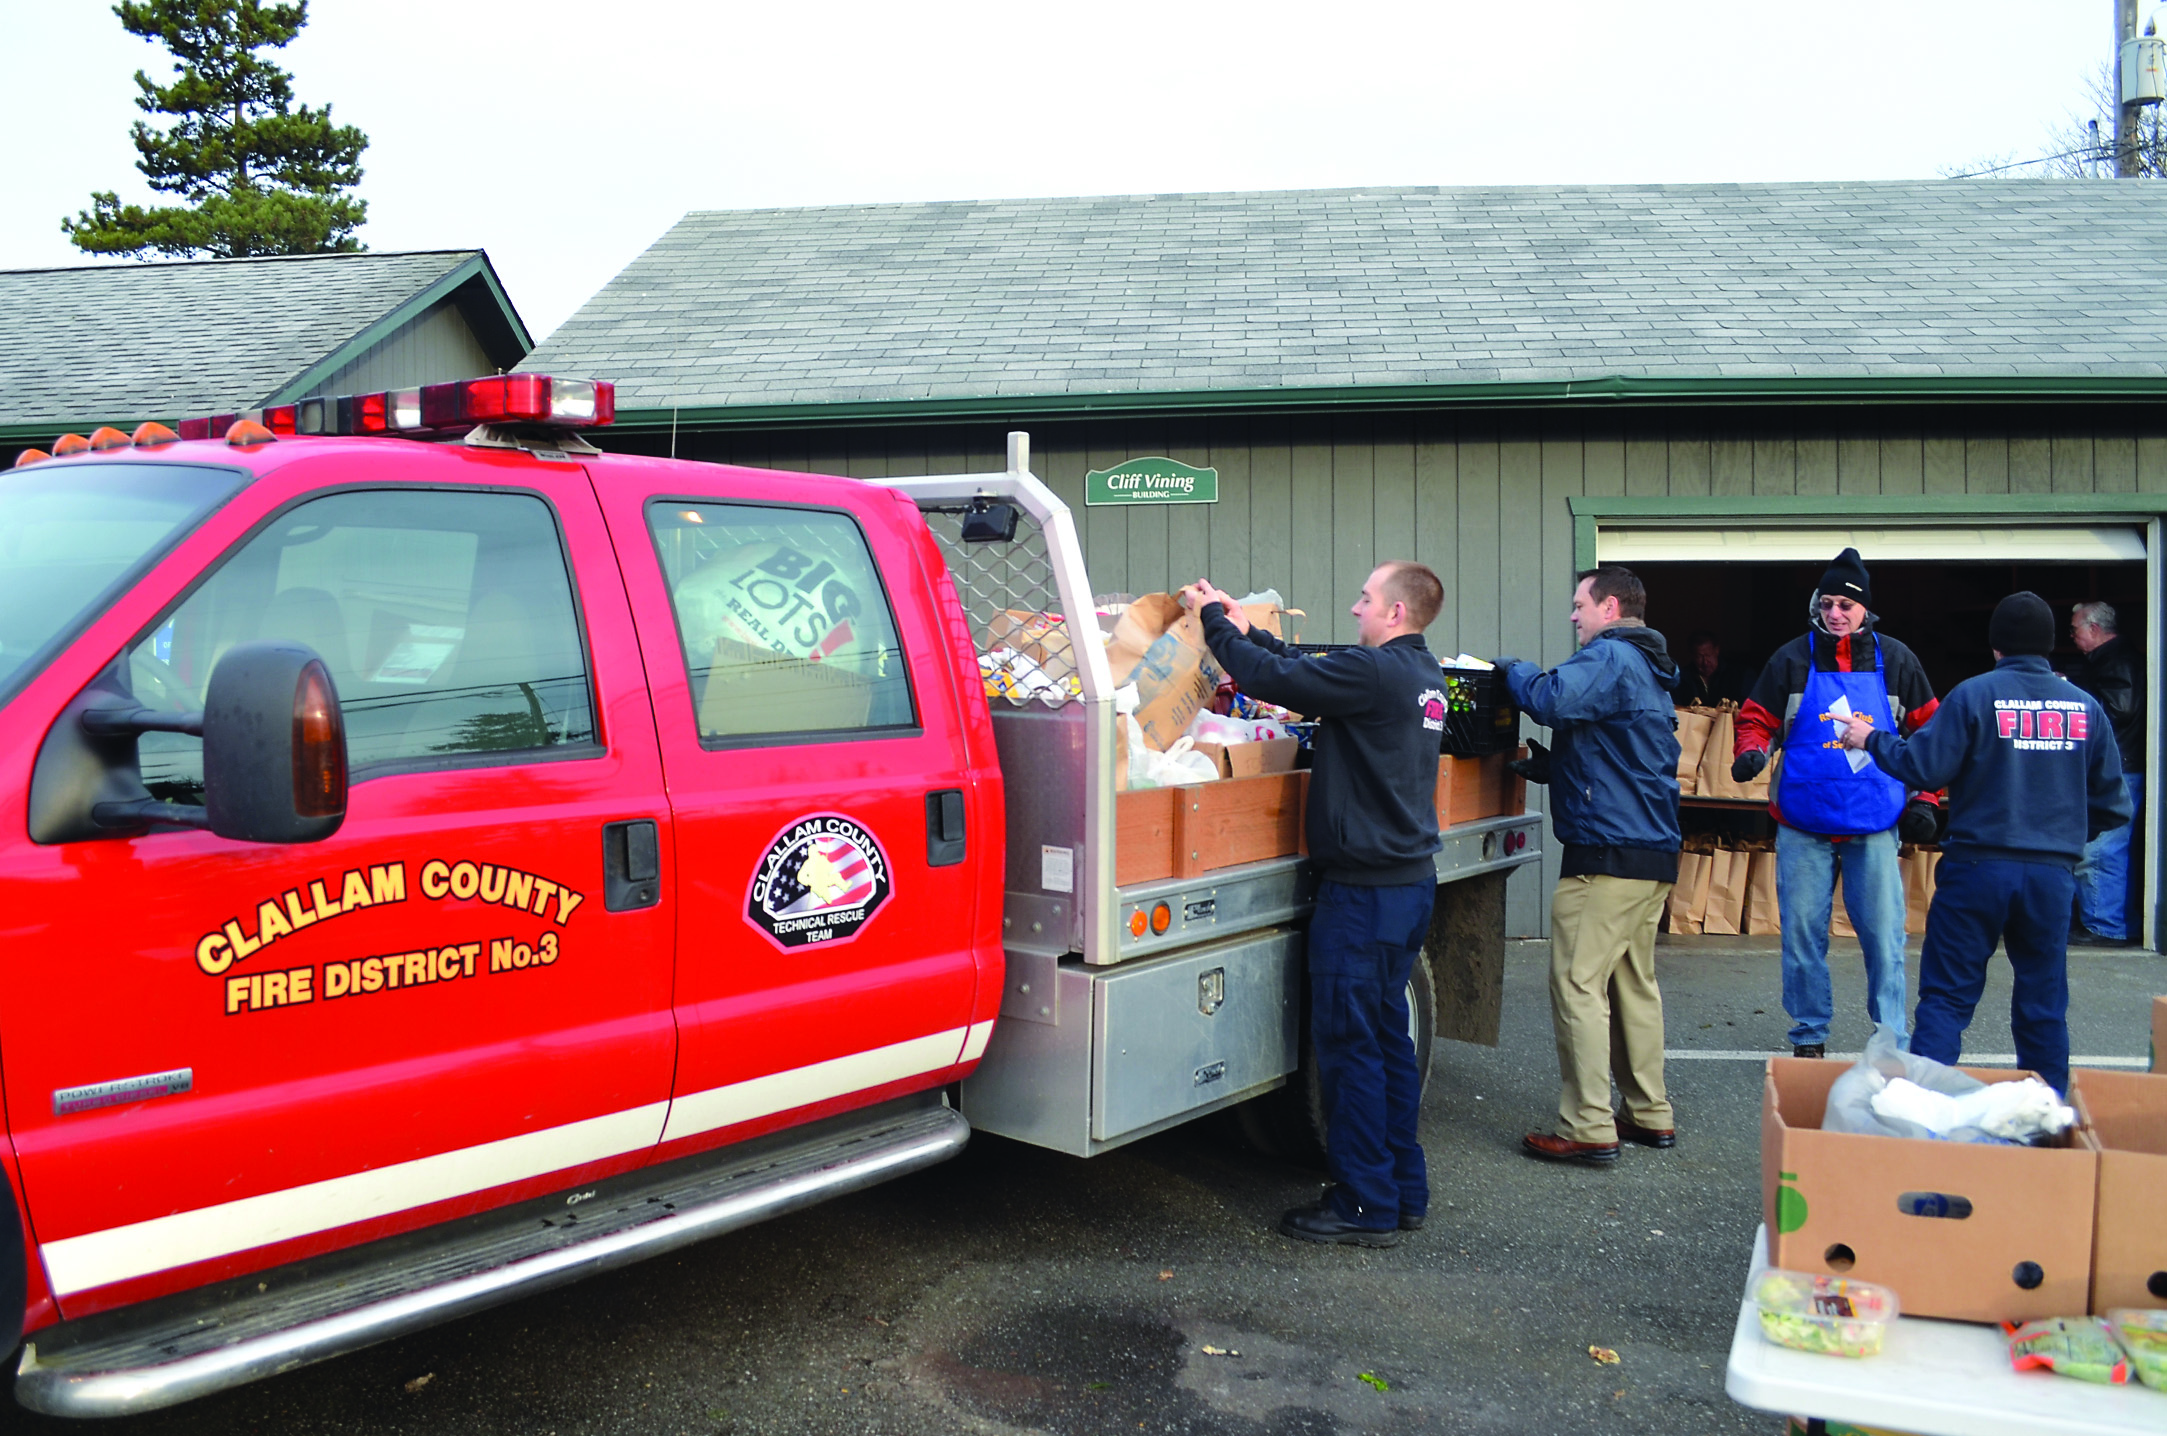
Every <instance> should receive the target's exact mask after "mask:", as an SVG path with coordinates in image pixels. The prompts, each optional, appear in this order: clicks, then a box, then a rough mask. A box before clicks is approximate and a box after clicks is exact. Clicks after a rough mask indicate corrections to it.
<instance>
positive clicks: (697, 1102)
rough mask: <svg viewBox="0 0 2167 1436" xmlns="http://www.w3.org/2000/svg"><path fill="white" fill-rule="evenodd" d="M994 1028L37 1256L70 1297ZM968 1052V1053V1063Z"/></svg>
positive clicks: (723, 1118)
mask: <svg viewBox="0 0 2167 1436" xmlns="http://www.w3.org/2000/svg"><path fill="white" fill-rule="evenodd" d="M991 1028H992V1024H991V1023H978V1024H975V1025H974V1026H972V1027H957V1028H952V1029H950V1030H949V1031H946V1032H936V1033H934V1034H932V1035H931V1036H928V1037H915V1038H912V1039H911V1040H909V1041H907V1042H897V1043H893V1044H891V1045H889V1046H886V1047H876V1048H874V1049H873V1050H872V1051H870V1052H855V1053H852V1054H850V1055H849V1056H847V1057H836V1058H832V1059H830V1060H829V1061H826V1062H815V1063H813V1064H811V1065H810V1066H806V1067H799V1068H795V1069H793V1070H791V1071H788V1072H774V1073H770V1074H768V1075H767V1076H765V1077H755V1078H752V1079H751V1080H750V1081H746V1082H733V1083H731V1084H729V1085H728V1086H725V1087H716V1088H712V1089H710V1090H708V1091H705V1092H695V1093H693V1094H691V1095H690V1096H687V1097H680V1098H678V1099H677V1100H676V1101H675V1102H650V1103H648V1104H647V1105H646V1106H643V1107H635V1108H632V1109H631V1110H629V1111H625V1112H611V1113H608V1114H606V1115H604V1116H600V1117H589V1118H587V1119H585V1120H584V1121H579V1122H567V1123H565V1124H564V1125H563V1126H559V1127H550V1128H547V1129H545V1130H543V1131H540V1132H525V1133H522V1134H520V1135H519V1136H517V1137H505V1138H502V1139H500V1140H498V1141H494V1142H483V1143H480V1144H479V1145H477V1146H472V1147H461V1148H459V1149H457V1150H455V1151H450V1152H439V1153H437V1154H436V1155H435V1156H433V1157H421V1158H417V1159H416V1160H414V1161H411V1162H398V1163H395V1164H393V1165H391V1166H388V1167H378V1168H376V1169H374V1170H372V1171H367V1172H355V1173H353V1174H351V1175H349V1176H344V1177H331V1178H328V1179H327V1180H324V1181H321V1182H310V1183H308V1184H306V1185H305V1186H299V1187H288V1188H285V1189H284V1190H282V1191H276V1192H264V1193H262V1194H261V1195H259V1196H253V1197H243V1198H241V1199H240V1200H238V1201H232V1202H221V1203H220V1204H218V1205H217V1206H213V1207H198V1208H196V1209H195V1210H194V1211H188V1212H175V1213H173V1214H172V1215H171V1216H164V1217H153V1218H151V1219H150V1220H149V1221H142V1222H132V1223H130V1224H129V1225H127V1226H123V1227H109V1228H107V1229H106V1230H104V1231H101V1232H86V1233H84V1234H83V1235H82V1236H79V1237H65V1238H63V1239H61V1240H60V1241H56V1242H47V1243H45V1244H44V1246H43V1247H42V1248H41V1250H42V1252H43V1254H44V1257H45V1271H46V1276H47V1278H48V1279H49V1280H50V1281H51V1282H52V1287H53V1292H54V1294H55V1295H57V1296H63V1297H65V1296H71V1295H73V1294H75V1293H76V1292H81V1291H89V1290H91V1289H92V1288H94V1287H101V1286H106V1285H108V1284H110V1283H112V1282H116V1281H128V1280H131V1279H133V1278H136V1277H142V1276H149V1275H151V1274H152V1273H154V1272H161V1271H168V1270H171V1269H172V1268H174V1267H179V1266H187V1265H189V1264H190V1263H192V1262H200V1261H210V1260H213V1259H215V1258H218V1257H224V1256H232V1255H233V1254H234V1253H236V1252H244V1251H248V1250H249V1249H251V1248H253V1247H261V1246H269V1245H271V1244H272V1243H273V1242H282V1241H290V1240H292V1239H293V1238H295V1237H305V1236H312V1235H314V1234H315V1233H317V1232H325V1231H330V1230H332V1229H333V1228H335V1227H343V1226H347V1225H350V1224H352V1223H354V1222H362V1221H368V1220H369V1219H371V1218H373V1217H384V1216H390V1215H392V1214H393V1213H395V1212H402V1211H407V1210H410V1209H411V1208H414V1207H420V1206H426V1205H428V1204H429V1203H431V1202H441V1201H448V1200H450V1199H452V1198H454V1197H464V1196H470V1195H472V1194H473V1193H475V1192H482V1191H487V1190H489V1189H490V1188H492V1187H501V1186H504V1185H506V1184H508V1183H511V1182H520V1181H526V1180H528V1179H529V1178H532V1177H540V1176H546V1175H548V1174H549V1173H551V1172H557V1171H563V1170H565V1169H566V1168H569V1167H576V1166H580V1165H582V1164H584V1163H587V1162H598V1161H603V1160H606V1159H608V1158H611V1157H619V1156H623V1155H624V1154H625V1153H627V1152H637V1151H639V1150H641V1149H642V1148H646V1147H652V1146H654V1145H655V1144H656V1143H657V1142H663V1141H669V1140H672V1139H674V1138H678V1137H689V1136H695V1135H697V1134H699V1133H701V1132H710V1131H713V1130H715V1129H716V1128H718V1127H727V1126H732V1125H734V1124H736V1123H739V1122H750V1121H753V1120H755V1119H757V1118H761V1117H769V1116H773V1115H774V1114H776V1113H777V1112H787V1111H790V1110H791V1109H792V1108H796V1107H804V1106H808V1105H810V1104H812V1103H814V1102H823V1101H826V1100H828V1099H830V1098H834V1097H844V1096H848V1095H849V1094H851V1093H853V1092H861V1091H864V1090H866V1089H868V1088H871V1087H878V1086H882V1085H884V1084H886V1083H890V1082H899V1081H902V1080H905V1079H907V1078H911V1077H919V1076H923V1075H925V1074H926V1073H928V1072H938V1071H940V1070H941V1069H942V1068H944V1067H952V1066H954V1065H956V1063H957V1062H959V1061H968V1060H970V1057H972V1056H975V1055H976V1052H977V1051H978V1050H983V1048H984V1045H985V1036H986V1033H987V1032H990V1030H991ZM981 1029H984V1030H983V1031H982V1030H981ZM966 1046H968V1047H970V1048H972V1049H975V1050H973V1051H971V1052H970V1053H969V1054H968V1055H964V1052H965V1048H966Z"/></svg>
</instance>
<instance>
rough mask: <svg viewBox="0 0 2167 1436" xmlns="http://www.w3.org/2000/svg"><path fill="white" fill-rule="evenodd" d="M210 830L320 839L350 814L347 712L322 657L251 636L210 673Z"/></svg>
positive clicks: (258, 839)
mask: <svg viewBox="0 0 2167 1436" xmlns="http://www.w3.org/2000/svg"><path fill="white" fill-rule="evenodd" d="M203 801H204V807H205V808H206V809H207V810H208V813H209V819H210V829H211V831H212V832H214V833H216V834H218V835H219V836H220V837H222V838H234V839H237V840H239V841H241V842H247V843H313V842H320V841H322V840H323V839H325V838H328V837H330V836H331V835H332V834H333V833H335V832H337V831H338V830H339V825H340V824H341V823H343V822H344V821H345V820H346V719H345V716H344V715H343V714H342V713H341V712H340V710H339V695H338V689H337V687H336V686H335V685H334V684H333V683H332V681H331V674H330V672H329V671H328V670H327V669H325V667H324V664H323V660H322V659H320V658H318V657H317V656H316V654H315V652H314V651H313V650H312V649H309V648H306V647H304V646H303V645H301V644H298V643H282V642H274V643H248V644H243V645H241V646H240V647H238V648H235V649H232V650H230V651H229V652H228V653H227V654H226V655H225V656H224V657H223V658H221V659H219V660H218V666H217V667H216V668H214V669H212V670H211V684H210V690H209V692H208V693H207V694H206V695H205V699H204V705H203Z"/></svg>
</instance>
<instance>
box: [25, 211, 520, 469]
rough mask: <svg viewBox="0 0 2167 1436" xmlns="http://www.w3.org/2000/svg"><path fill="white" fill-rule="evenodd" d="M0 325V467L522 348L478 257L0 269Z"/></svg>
mask: <svg viewBox="0 0 2167 1436" xmlns="http://www.w3.org/2000/svg"><path fill="white" fill-rule="evenodd" d="M0 313H4V314H5V315H6V316H7V336H8V337H7V343H6V344H5V345H4V346H0V457H12V448H19V447H21V446H22V445H23V444H27V443H33V442H50V441H51V439H52V438H53V436H54V435H55V434H57V433H60V432H62V431H63V430H67V429H80V430H83V431H84V432H88V430H89V429H90V428H91V427H93V426H96V425H98V424H113V425H116V426H119V427H124V428H127V427H132V426H133V425H135V424H136V423H138V422H140V421H142V420H145V419H159V420H163V421H165V422H166V423H169V424H170V423H172V422H173V421H174V420H175V419H177V418H181V417H184V416H190V415H200V414H214V413H232V412H236V411H239V410H244V409H255V408H261V407H263V406H265V405H268V404H282V403H289V402H291V401H293V400H295V399H300V398H306V397H308V396H310V395H315V394H345V393H354V392H365V391H369V390H376V389H387V388H400V387H406V386H410V385H415V384H426V383H434V382H437V381H439V380H444V379H460V378H467V377H470V376H473V375H476V374H493V373H496V372H498V371H500V370H503V369H508V368H510V367H511V366H512V365H514V364H516V363H518V362H519V360H520V359H521V358H523V357H524V356H525V354H526V353H527V351H528V350H529V349H530V348H532V347H533V343H532V341H531V339H530V338H529V337H528V335H527V330H526V326H525V325H524V324H523V323H522V322H521V321H520V318H519V313H518V311H517V310H516V309H514V308H513V307H512V303H511V301H510V299H508V298H507V297H506V296H505V293H504V289H503V286H502V285H500V284H499V283H498V282H497V277H496V272H495V270H493V269H492V268H491V267H490V264H489V256H488V255H487V254H485V253H483V252H482V251H481V250H478V249H455V250H430V251H419V252H413V253H374V252H366V251H365V252H363V253H359V254H323V255H301V256H293V257H282V258H268V259H215V260H190V261H183V262H179V263H163V264H98V265H82V266H76V267H72V268H65V269H23V270H6V271H0ZM9 441H14V442H13V444H12V445H10V443H9Z"/></svg>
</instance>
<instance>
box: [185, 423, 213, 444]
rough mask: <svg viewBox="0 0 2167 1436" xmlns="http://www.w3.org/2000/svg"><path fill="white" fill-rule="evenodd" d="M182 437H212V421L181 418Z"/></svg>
mask: <svg viewBox="0 0 2167 1436" xmlns="http://www.w3.org/2000/svg"><path fill="white" fill-rule="evenodd" d="M181 437H182V438H184V439H208V438H209V437H211V421H210V420H209V419H183V420H181Z"/></svg>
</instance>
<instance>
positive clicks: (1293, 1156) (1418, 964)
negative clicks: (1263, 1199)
mask: <svg viewBox="0 0 2167 1436" xmlns="http://www.w3.org/2000/svg"><path fill="white" fill-rule="evenodd" d="M1407 1017H1408V1033H1409V1035H1410V1036H1411V1037H1413V1038H1414V1043H1415V1067H1416V1068H1417V1070H1419V1071H1420V1072H1421V1073H1422V1089H1423V1091H1424V1092H1427V1091H1428V1090H1429V1086H1430V1054H1431V1052H1432V1051H1433V1050H1434V1049H1435V1047H1436V1043H1437V985H1436V983H1435V981H1434V979H1433V977H1432V975H1431V972H1430V955H1429V953H1428V952H1426V951H1425V952H1424V953H1423V954H1422V955H1421V956H1420V957H1417V958H1416V959H1415V966H1414V971H1413V972H1412V973H1411V974H1409V976H1408V980H1407ZM1301 1054H1302V1064H1301V1066H1299V1067H1297V1068H1295V1069H1294V1071H1292V1072H1290V1073H1288V1074H1287V1081H1286V1085H1285V1086H1283V1087H1280V1088H1277V1089H1275V1090H1273V1091H1270V1092H1267V1093H1265V1094H1264V1095H1263V1096H1261V1097H1252V1098H1251V1099H1250V1100H1248V1101H1247V1102H1243V1103H1241V1104H1240V1105H1238V1106H1236V1107H1234V1108H1233V1109H1232V1110H1231V1112H1230V1114H1229V1115H1230V1116H1231V1117H1232V1119H1233V1122H1234V1129H1235V1131H1236V1132H1237V1133H1238V1134H1239V1135H1240V1137H1241V1139H1242V1141H1243V1142H1245V1143H1247V1144H1248V1145H1249V1146H1251V1147H1253V1148H1255V1149H1256V1150H1257V1151H1259V1152H1262V1153H1264V1155H1266V1156H1268V1157H1277V1158H1279V1159H1280V1160H1281V1161H1286V1162H1292V1163H1294V1164H1296V1165H1298V1166H1304V1167H1317V1168H1322V1167H1323V1166H1324V1089H1323V1086H1322V1085H1321V1084H1320V1083H1319V1082H1318V1080H1317V1054H1316V1049H1315V1047H1314V1045H1313V1044H1312V1043H1311V1041H1310V1036H1309V984H1308V983H1306V982H1305V983H1303V984H1302V1026H1301Z"/></svg>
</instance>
